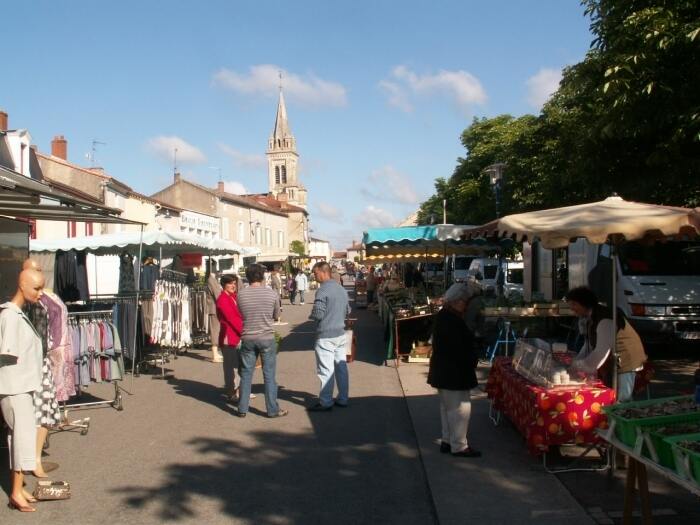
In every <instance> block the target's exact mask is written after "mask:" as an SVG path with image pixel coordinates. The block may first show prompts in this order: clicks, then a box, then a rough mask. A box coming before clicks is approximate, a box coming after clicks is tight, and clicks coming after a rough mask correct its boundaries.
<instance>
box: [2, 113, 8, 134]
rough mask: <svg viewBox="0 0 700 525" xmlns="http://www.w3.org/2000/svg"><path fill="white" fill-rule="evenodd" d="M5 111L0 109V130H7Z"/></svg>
mask: <svg viewBox="0 0 700 525" xmlns="http://www.w3.org/2000/svg"><path fill="white" fill-rule="evenodd" d="M7 123H8V120H7V113H5V111H4V110H2V109H0V131H7Z"/></svg>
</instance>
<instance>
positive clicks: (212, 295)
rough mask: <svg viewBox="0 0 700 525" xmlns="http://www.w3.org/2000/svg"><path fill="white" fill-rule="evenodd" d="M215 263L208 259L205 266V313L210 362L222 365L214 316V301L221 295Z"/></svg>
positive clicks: (216, 318)
mask: <svg viewBox="0 0 700 525" xmlns="http://www.w3.org/2000/svg"><path fill="white" fill-rule="evenodd" d="M216 269H217V268H216V261H214V260H212V258H211V257H209V261H208V264H207V274H206V278H207V279H206V281H207V312H208V317H209V335H210V336H211V361H212V363H223V362H224V357H223V356H222V355H221V353H220V352H219V346H218V345H219V331H220V329H221V327H220V325H219V319H218V317H217V316H216V300H217V299H218V298H219V295H221V291H222V288H221V284H220V283H219V280H218V279H217V278H216V273H217V271H216Z"/></svg>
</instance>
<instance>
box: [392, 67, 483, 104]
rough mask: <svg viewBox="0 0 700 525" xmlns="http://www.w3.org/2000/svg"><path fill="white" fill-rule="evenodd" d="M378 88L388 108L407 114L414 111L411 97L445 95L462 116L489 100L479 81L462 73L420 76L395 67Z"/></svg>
mask: <svg viewBox="0 0 700 525" xmlns="http://www.w3.org/2000/svg"><path fill="white" fill-rule="evenodd" d="M379 86H380V88H382V89H383V90H384V91H385V92H386V94H387V96H388V102H389V104H390V105H392V106H394V107H397V108H399V109H400V110H401V111H406V112H408V111H412V110H413V105H412V103H411V100H410V99H411V97H412V96H414V97H415V96H426V95H434V94H443V95H447V96H449V97H450V98H451V99H452V101H453V102H454V103H455V105H456V106H457V107H458V108H459V109H460V110H461V111H463V112H465V113H469V112H470V111H471V108H472V106H474V105H477V104H484V103H485V102H486V100H487V98H488V97H487V96H486V91H485V90H484V88H483V86H482V85H481V82H479V79H478V78H476V77H475V76H474V75H472V74H471V73H469V72H468V71H464V70H462V69H459V70H454V71H449V70H444V69H443V70H440V71H438V72H437V73H436V74H434V75H430V74H426V75H419V74H417V73H415V72H413V71H411V70H410V69H408V68H407V67H406V66H396V67H395V68H394V69H393V70H392V71H391V75H390V79H389V80H387V79H385V80H382V81H381V82H380V83H379Z"/></svg>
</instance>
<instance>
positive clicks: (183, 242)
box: [29, 231, 245, 256]
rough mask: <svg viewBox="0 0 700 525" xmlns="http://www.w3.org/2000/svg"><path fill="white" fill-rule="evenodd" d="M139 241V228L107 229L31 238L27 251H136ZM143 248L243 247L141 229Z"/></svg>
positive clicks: (215, 251)
mask: <svg viewBox="0 0 700 525" xmlns="http://www.w3.org/2000/svg"><path fill="white" fill-rule="evenodd" d="M140 243H141V233H140V232H124V233H109V234H105V235H92V236H88V237H73V238H66V239H54V240H47V241H42V240H32V241H30V243H29V251H30V252H55V251H58V250H64V251H67V250H79V251H82V250H87V251H88V252H90V253H94V254H98V255H108V254H118V253H120V252H122V251H127V252H137V251H138V249H139V245H140ZM143 246H144V252H146V251H149V250H150V251H154V250H162V252H163V254H164V255H167V256H169V255H172V254H174V253H181V252H186V251H193V252H202V253H206V254H211V255H225V254H232V253H236V254H237V253H245V249H244V248H242V247H241V246H240V245H238V244H236V243H235V242H232V241H225V240H221V239H208V238H206V237H200V236H198V235H191V234H187V233H181V232H165V231H146V232H143Z"/></svg>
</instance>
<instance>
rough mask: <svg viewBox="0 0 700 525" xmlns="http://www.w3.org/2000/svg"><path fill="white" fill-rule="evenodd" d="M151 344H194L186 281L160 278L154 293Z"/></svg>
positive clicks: (177, 345)
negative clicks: (180, 281)
mask: <svg viewBox="0 0 700 525" xmlns="http://www.w3.org/2000/svg"><path fill="white" fill-rule="evenodd" d="M152 302H153V320H152V323H151V325H152V328H151V334H150V338H149V342H150V343H151V344H155V345H160V346H165V347H170V348H184V347H186V346H190V345H191V344H192V334H191V324H190V289H189V287H188V286H187V285H186V284H184V283H179V282H171V281H167V280H162V279H160V280H158V281H156V283H155V286H154V293H153V299H152Z"/></svg>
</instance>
